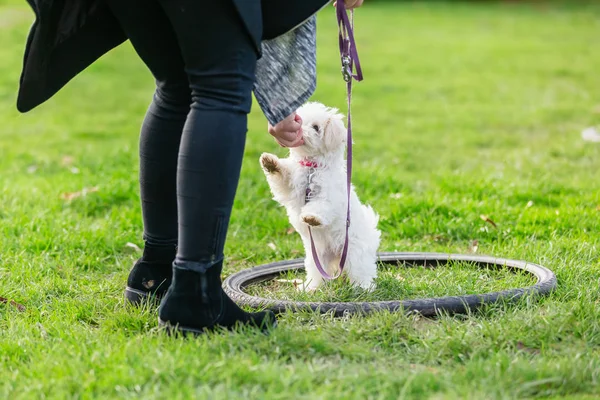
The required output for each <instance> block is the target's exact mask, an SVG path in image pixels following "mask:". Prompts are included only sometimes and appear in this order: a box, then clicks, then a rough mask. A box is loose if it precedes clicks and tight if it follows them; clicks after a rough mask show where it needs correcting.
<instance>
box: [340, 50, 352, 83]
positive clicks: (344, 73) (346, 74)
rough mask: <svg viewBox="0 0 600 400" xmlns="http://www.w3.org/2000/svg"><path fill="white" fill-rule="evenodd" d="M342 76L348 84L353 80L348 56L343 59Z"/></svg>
mask: <svg viewBox="0 0 600 400" xmlns="http://www.w3.org/2000/svg"><path fill="white" fill-rule="evenodd" d="M342 76H343V77H344V81H346V82H350V80H351V79H352V72H351V71H350V57H348V56H344V57H342Z"/></svg>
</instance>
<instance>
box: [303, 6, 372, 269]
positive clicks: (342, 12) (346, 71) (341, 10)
mask: <svg viewBox="0 0 600 400" xmlns="http://www.w3.org/2000/svg"><path fill="white" fill-rule="evenodd" d="M350 13H351V20H350V19H348V13H347V11H346V4H345V3H344V0H337V5H336V15H337V21H338V31H339V47H340V57H341V63H342V77H343V78H344V81H345V82H346V92H347V104H348V114H347V134H348V137H347V146H348V149H347V156H346V174H347V178H346V188H347V202H348V203H347V204H348V207H347V210H346V238H345V240H344V248H343V249H342V256H341V257H340V268H339V271H338V273H337V274H336V275H335V276H331V275H329V274H328V273H327V271H325V269H324V268H323V265H322V264H321V261H320V260H319V255H318V252H317V249H316V246H315V242H314V240H313V236H312V230H311V228H310V226H309V227H308V234H309V235H310V245H311V252H312V256H313V261H314V262H315V266H316V267H317V270H318V271H319V273H320V274H321V276H322V277H323V278H324V279H326V280H333V279H337V278H338V277H339V276H340V275H341V274H342V272H344V266H345V265H346V258H347V256H348V242H349V240H348V230H349V228H350V189H351V187H352V114H351V103H352V80H353V79H355V80H357V81H359V82H360V81H362V80H363V74H362V68H361V66H360V61H359V59H358V52H357V50H356V41H355V40H354V10H350ZM354 68H356V74H353V73H352V70H353V69H354Z"/></svg>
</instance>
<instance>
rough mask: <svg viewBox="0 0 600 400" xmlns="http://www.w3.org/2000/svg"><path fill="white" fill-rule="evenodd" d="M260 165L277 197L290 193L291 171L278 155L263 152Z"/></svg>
mask: <svg viewBox="0 0 600 400" xmlns="http://www.w3.org/2000/svg"><path fill="white" fill-rule="evenodd" d="M260 165H261V166H262V169H263V172H264V173H265V176H266V177H267V182H268V183H269V186H270V187H271V191H272V192H273V194H274V195H275V196H277V197H280V196H285V195H286V194H289V192H290V176H291V173H290V171H289V170H288V168H287V167H286V166H285V164H284V163H282V162H281V160H280V159H279V158H278V157H277V156H276V155H274V154H270V153H263V154H262V155H261V156H260Z"/></svg>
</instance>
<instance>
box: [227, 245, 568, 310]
mask: <svg viewBox="0 0 600 400" xmlns="http://www.w3.org/2000/svg"><path fill="white" fill-rule="evenodd" d="M378 257H379V260H378V261H379V262H380V263H383V264H396V265H398V264H404V265H405V266H410V267H418V266H420V267H430V268H431V267H439V266H443V265H445V264H448V263H449V262H451V261H466V262H471V263H473V264H475V265H476V266H478V267H482V268H483V267H496V268H508V269H512V270H523V271H526V272H528V273H530V274H532V275H533V276H535V277H536V278H537V282H536V283H535V284H534V285H532V286H528V287H524V288H515V289H508V290H503V291H499V292H490V293H484V294H470V295H462V296H446V297H436V298H421V299H413V300H391V301H374V302H344V303H334V302H332V303H329V302H323V303H319V302H299V301H289V300H277V299H267V298H263V297H258V296H252V295H249V294H247V293H246V292H244V289H245V288H246V287H248V286H249V285H250V284H253V283H258V282H265V281H269V280H272V279H275V278H276V277H277V276H279V275H281V274H282V273H284V272H287V271H297V270H302V269H304V260H303V259H296V260H288V261H279V262H275V263H271V264H265V265H260V266H257V267H254V268H250V269H246V270H243V271H240V272H238V273H235V274H233V275H230V276H229V277H228V278H227V279H226V280H225V281H224V282H223V287H224V290H225V292H226V293H227V294H228V295H229V296H230V297H231V298H232V299H233V300H234V301H235V302H236V303H238V304H239V305H245V306H250V307H253V308H263V309H269V310H271V311H274V312H275V313H281V312H283V311H286V310H292V311H303V310H309V311H310V310H312V311H316V312H319V313H329V312H331V313H333V314H334V315H335V316H342V315H347V314H359V313H362V314H365V313H370V312H374V311H379V310H388V311H394V312H400V311H404V312H416V313H419V314H421V315H423V316H426V317H429V316H435V315H438V314H439V313H440V312H447V313H450V314H464V313H467V312H468V311H469V310H471V311H473V310H476V309H477V308H479V307H481V306H482V305H484V304H493V303H496V302H499V301H502V302H511V301H516V300H518V299H520V298H522V297H523V296H525V295H530V294H535V295H546V294H548V293H550V292H551V291H552V290H554V288H556V283H557V281H556V276H555V275H554V273H553V272H552V271H550V270H549V269H548V268H546V267H543V266H541V265H538V264H534V263H530V262H527V261H519V260H509V259H504V258H497V257H489V256H477V255H461V254H443V253H378Z"/></svg>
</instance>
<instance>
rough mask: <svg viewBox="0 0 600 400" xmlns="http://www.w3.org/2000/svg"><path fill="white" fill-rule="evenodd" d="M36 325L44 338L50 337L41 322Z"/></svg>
mask: <svg viewBox="0 0 600 400" xmlns="http://www.w3.org/2000/svg"><path fill="white" fill-rule="evenodd" d="M36 325H37V327H38V328H39V330H40V335H41V336H42V339H46V338H47V337H48V332H46V329H45V328H44V325H42V324H40V323H39V322H38V323H37V324H36Z"/></svg>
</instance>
